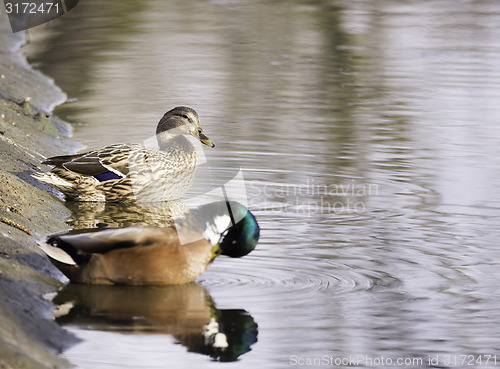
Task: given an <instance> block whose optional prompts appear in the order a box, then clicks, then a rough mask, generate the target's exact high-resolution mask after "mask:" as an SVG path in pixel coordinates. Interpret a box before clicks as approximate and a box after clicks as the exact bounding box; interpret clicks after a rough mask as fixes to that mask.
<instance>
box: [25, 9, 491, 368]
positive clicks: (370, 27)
mask: <svg viewBox="0 0 500 369" xmlns="http://www.w3.org/2000/svg"><path fill="white" fill-rule="evenodd" d="M499 25H500V6H499V3H498V2H497V1H425V2H417V1H386V0H381V1H376V2H375V1H372V2H367V1H357V0H356V1H273V2H266V1H243V0H241V1H237V0H234V1H231V0H230V1H194V0H193V1H183V2H178V1H173V0H172V1H161V0H156V1H155V0H150V1H102V0H101V1H96V0H86V1H81V2H80V4H79V5H78V6H77V7H76V8H75V9H74V10H72V11H71V12H70V13H69V14H68V15H66V16H64V17H62V18H60V19H57V20H55V21H53V22H51V23H49V24H48V25H46V26H41V27H38V28H37V29H34V30H32V31H30V37H31V43H30V45H29V46H28V47H27V48H26V52H27V54H28V56H29V58H30V60H31V61H32V62H33V63H34V64H35V66H37V67H38V68H39V69H41V70H42V71H43V72H45V73H47V74H48V75H50V76H52V77H53V78H54V79H55V80H56V82H57V83H58V84H59V85H60V86H61V87H62V88H63V89H64V90H65V91H66V92H67V94H68V96H69V98H74V99H77V100H76V101H74V102H71V103H67V104H65V105H63V106H61V107H60V108H59V109H58V111H57V114H58V115H60V116H61V117H63V118H66V119H67V120H69V121H71V122H74V123H75V135H74V136H75V138H76V139H77V140H79V141H81V142H83V143H84V144H86V145H87V146H88V147H89V148H95V147H100V146H103V145H106V144H111V143H116V142H140V141H142V140H145V139H147V138H149V137H151V136H152V135H153V134H154V128H155V126H156V123H157V121H158V119H159V118H160V117H161V116H162V114H163V113H164V112H165V111H166V110H168V109H170V108H172V107H173V106H176V105H187V106H191V107H193V108H195V109H196V110H197V111H198V113H199V115H200V117H201V121H202V124H203V127H204V129H205V132H206V133H207V135H208V136H209V137H210V138H211V139H213V141H214V142H215V143H216V144H217V147H216V149H215V150H212V151H210V152H207V155H209V157H210V158H211V159H210V160H212V162H213V163H219V164H218V165H219V166H217V165H216V167H215V172H216V173H217V175H218V176H220V177H221V178H226V177H227V178H229V179H230V178H231V177H232V176H233V175H234V170H237V169H239V168H242V173H243V176H244V184H245V187H246V192H245V194H246V197H247V201H248V205H249V207H250V209H251V210H252V211H253V212H254V213H255V215H256V216H257V219H258V220H259V222H260V225H261V228H262V232H261V242H260V243H259V245H258V247H257V249H256V250H255V251H254V252H253V253H251V254H250V255H249V256H248V257H245V258H242V259H241V260H234V259H228V258H226V259H224V258H220V260H217V261H216V262H215V263H214V264H213V265H212V266H211V267H210V269H209V271H208V272H206V273H205V274H203V275H202V276H201V277H200V279H199V283H198V285H195V286H197V287H193V286H191V287H181V288H180V289H175V290H170V289H168V288H167V289H153V290H151V289H142V290H139V291H138V290H137V289H136V290H133V291H131V292H130V291H128V292H127V291H125V290H120V291H118V292H116V291H117V290H116V289H115V290H111V292H110V291H104V293H102V294H101V292H100V291H99V289H97V288H96V289H93V290H92V289H91V290H86V289H82V290H78V289H77V291H70V292H69V293H70V295H69V297H65V296H61V297H60V299H61V301H63V302H64V301H76V300H78V299H77V298H76V297H75V296H74V295H71V293H74V294H76V295H78V296H80V297H81V296H84V297H81V301H83V302H82V305H81V306H84V307H81V306H80V310H79V311H80V313H79V315H78V319H76V318H75V319H74V320H73V321H71V320H69V321H68V322H64V323H65V324H67V326H68V328H69V329H71V331H73V332H74V333H75V334H77V335H78V336H79V337H81V338H83V339H85V341H84V342H83V343H81V344H79V345H77V346H75V347H74V348H72V349H70V350H69V351H67V352H66V353H65V354H64V356H65V357H67V358H68V359H69V360H70V361H71V362H72V363H74V364H75V365H76V366H77V367H79V368H137V367H145V368H165V367H167V366H169V367H170V366H172V367H176V368H206V367H216V366H220V365H226V364H220V363H217V362H213V361H210V359H209V356H207V355H208V354H209V353H208V354H207V352H205V353H204V354H201V353H200V350H201V351H203V350H202V349H200V348H199V342H198V341H199V340H200V332H201V331H202V327H203V326H204V325H205V324H206V323H207V322H208V321H209V320H210V319H212V318H214V317H216V319H215V320H218V321H219V324H222V323H220V322H221V320H219V319H222V318H221V316H226V318H224V319H225V320H224V321H225V323H224V324H225V326H226V328H227V327H230V326H231V324H233V323H234V324H235V325H238V326H239V327H240V328H238V329H239V330H238V329H236V331H237V332H239V333H238V334H237V335H238V337H239V338H236V339H235V341H234V342H238V345H239V349H235V354H234V355H233V357H232V359H235V358H236V357H238V356H239V359H238V360H239V361H237V362H234V363H233V364H228V365H229V367H235V368H256V367H269V368H281V367H290V366H300V365H299V364H303V366H310V367H313V366H318V367H319V366H327V365H326V364H331V363H332V361H331V360H336V361H334V362H333V363H339V361H338V360H340V359H344V364H358V365H359V366H360V367H390V366H391V365H390V364H392V366H399V367H432V366H433V364H434V367H436V366H441V367H470V365H468V364H470V363H471V361H470V360H471V358H472V359H473V360H474V362H473V364H474V366H476V367H478V366H480V367H494V365H493V364H494V361H493V360H494V358H493V357H492V358H490V359H489V362H487V363H486V359H487V358H488V356H487V355H497V365H500V351H499V348H500V310H499V308H498V307H499V306H500V287H499V284H500V283H499V282H500V270H499V268H500V262H499V256H500V251H499V245H498V240H499V233H500V232H499V226H498V225H499V217H500V189H499V186H498V183H499V181H500V171H499V169H500V145H499V142H500V122H499V121H500V104H499V102H500V87H499V86H500V63H499V60H500V27H499ZM207 150H209V149H207ZM212 169H213V168H212ZM115 294H116V296H115ZM138 301H139V302H141V303H140V304H138V305H137V304H135V302H138ZM127 309H128V310H127ZM124 310H125V311H124ZM233 310H234V311H237V313H234V312H231V313H227V311H233ZM221 311H223V313H222V312H221ZM228 314H229V315H228ZM248 317H250V319H249V318H248ZM252 322H253V323H252ZM255 324H257V326H258V328H255ZM203 329H205V330H206V329H207V328H206V327H205V328H203ZM256 330H258V334H257V332H256ZM186 337H188V338H189V337H190V338H189V339H188V338H186ZM242 337H243V338H242ZM249 337H250V338H249ZM252 337H253V338H256V339H257V342H254V341H255V340H252ZM197 340H198V341H197ZM196 342H198V344H197V343H196ZM248 348H251V351H249V352H246V353H245V351H248ZM188 350H189V351H192V352H188ZM349 357H351V358H355V359H359V360H358V361H351V362H350V363H348V362H347V361H346V360H347V359H348V358H349ZM389 359H390V360H391V362H389V361H388V360H389ZM398 359H402V360H406V361H399V362H397V360H398ZM431 359H432V360H434V361H432V360H431ZM325 360H326V361H328V360H329V361H328V363H327V362H326V361H325ZM370 360H372V361H370ZM377 360H378V361H377ZM384 360H385V361H384ZM412 360H417V361H412ZM418 360H421V361H418ZM430 360H431V361H430ZM478 360H481V363H480V362H479V361H478ZM168 363H171V364H168ZM308 364H311V365H308ZM313 364H314V365H313ZM397 364H398V365H397ZM399 364H401V365H399ZM480 364H481V365H480ZM341 366H347V365H341Z"/></svg>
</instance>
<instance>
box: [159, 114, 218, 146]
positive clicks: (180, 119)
mask: <svg viewBox="0 0 500 369" xmlns="http://www.w3.org/2000/svg"><path fill="white" fill-rule="evenodd" d="M163 133H166V134H167V137H169V136H175V135H176V133H177V134H179V133H180V134H190V135H192V136H193V137H196V138H197V139H198V140H199V141H200V142H201V143H202V144H205V145H207V146H210V147H215V144H214V143H213V142H212V141H211V140H210V139H209V138H208V137H207V136H206V135H205V133H204V132H203V129H202V128H201V124H200V118H199V117H198V113H196V111H195V110H194V109H191V108H188V107H187V106H177V107H175V108H173V109H172V110H169V111H167V112H166V113H165V114H164V115H163V117H162V118H161V119H160V121H159V122H158V126H157V127H156V134H157V135H158V137H161V136H162V134H163Z"/></svg>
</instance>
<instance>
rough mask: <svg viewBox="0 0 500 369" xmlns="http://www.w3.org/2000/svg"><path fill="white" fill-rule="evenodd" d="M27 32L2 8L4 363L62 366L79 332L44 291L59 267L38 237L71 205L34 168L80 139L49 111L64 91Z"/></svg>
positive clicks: (0, 321)
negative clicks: (30, 57) (59, 320)
mask: <svg viewBox="0 0 500 369" xmlns="http://www.w3.org/2000/svg"><path fill="white" fill-rule="evenodd" d="M24 37H25V36H24V34H23V33H22V32H20V33H16V34H13V33H12V32H11V29H10V26H9V23H8V19H7V15H6V14H5V12H4V11H1V10H0V163H1V165H0V218H1V222H0V368H15V369H20V368H62V367H67V366H70V365H69V363H68V362H67V361H65V360H64V359H62V358H61V357H60V356H58V353H60V352H61V351H63V350H64V349H65V348H67V347H68V346H70V345H72V344H75V343H76V342H77V339H76V337H74V336H72V335H71V334H69V333H68V332H67V331H65V330H64V329H62V328H61V327H60V326H58V325H57V324H56V323H55V322H54V321H53V320H52V319H51V310H52V308H53V306H52V303H51V302H49V301H48V300H47V298H46V296H47V295H49V294H51V293H54V292H56V291H57V290H58V289H59V288H60V286H61V282H60V281H59V279H58V278H59V276H60V274H58V273H59V272H58V271H57V270H55V269H54V268H53V267H52V265H51V264H50V263H49V262H48V260H47V258H46V257H45V256H44V255H43V254H42V253H41V252H40V251H39V249H38V247H37V241H38V240H43V239H44V238H45V236H46V235H47V234H49V233H52V232H56V231H61V230H63V229H65V228H67V226H66V225H65V224H64V219H65V218H67V217H68V216H69V210H68V209H67V208H66V207H65V206H64V203H63V202H62V201H60V200H58V199H57V198H56V197H55V196H53V195H52V194H50V193H49V192H48V191H50V189H49V188H48V187H44V186H43V185H41V184H40V183H38V182H37V181H36V180H34V179H33V178H32V177H31V174H32V173H33V172H35V171H39V170H47V167H43V168H42V165H41V161H42V160H43V159H44V158H45V157H47V156H51V155H58V154H63V153H68V152H71V151H74V150H75V148H76V147H77V144H76V143H74V142H72V141H71V139H69V138H68V136H69V132H70V131H69V126H68V125H67V124H66V123H64V122H61V121H59V120H58V119H57V118H56V117H54V116H50V113H51V111H52V109H53V108H54V107H55V106H57V105H58V104H60V103H62V102H64V100H65V98H66V97H65V95H64V93H63V92H62V91H61V90H60V89H59V88H58V87H57V86H56V85H55V84H54V82H53V81H52V80H51V79H49V78H48V77H46V76H44V75H42V74H41V73H39V72H37V71H35V70H33V69H32V68H31V67H30V65H29V64H28V62H27V61H26V59H25V57H24V56H23V55H22V53H21V52H20V48H21V46H22V45H23V43H24V41H25V39H24Z"/></svg>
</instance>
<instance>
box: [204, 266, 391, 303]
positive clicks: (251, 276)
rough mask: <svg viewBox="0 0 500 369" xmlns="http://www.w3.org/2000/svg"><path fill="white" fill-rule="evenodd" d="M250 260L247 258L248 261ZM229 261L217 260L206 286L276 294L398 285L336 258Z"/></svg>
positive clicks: (341, 291) (388, 277) (207, 275)
mask: <svg viewBox="0 0 500 369" xmlns="http://www.w3.org/2000/svg"><path fill="white" fill-rule="evenodd" d="M249 259H250V260H249ZM230 264H234V263H233V262H232V261H231V260H224V261H220V262H216V264H215V265H213V266H212V267H211V268H210V270H209V271H208V272H207V273H205V274H204V275H203V276H202V277H201V279H200V281H201V283H202V284H203V285H204V286H205V287H207V288H210V287H236V286H238V287H245V288H248V289H251V290H254V291H255V294H257V295H259V296H261V297H262V295H263V293H262V292H263V289H266V288H268V289H270V290H272V291H273V294H276V293H283V294H286V293H289V292H291V291H293V292H294V294H292V296H294V295H295V294H296V293H310V292H317V291H321V292H324V293H327V294H334V295H336V294H344V293H347V292H354V291H363V290H364V291H368V290H371V289H373V288H376V287H388V286H393V285H394V284H398V283H399V280H397V279H396V278H395V277H393V276H391V275H389V274H387V273H385V272H382V271H376V270H367V269H366V268H359V269H357V268H353V267H350V266H347V265H343V264H341V263H339V262H338V261H335V260H324V259H323V260H322V259H315V258H313V257H302V258H290V257H289V258H280V259H279V260H270V259H268V258H264V257H260V256H253V257H247V260H241V263H240V262H238V263H237V264H238V265H230Z"/></svg>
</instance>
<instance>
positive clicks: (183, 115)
mask: <svg viewBox="0 0 500 369" xmlns="http://www.w3.org/2000/svg"><path fill="white" fill-rule="evenodd" d="M181 117H183V118H186V119H187V120H190V119H189V117H188V116H187V115H186V114H182V115H181Z"/></svg>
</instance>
